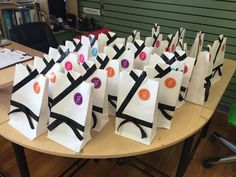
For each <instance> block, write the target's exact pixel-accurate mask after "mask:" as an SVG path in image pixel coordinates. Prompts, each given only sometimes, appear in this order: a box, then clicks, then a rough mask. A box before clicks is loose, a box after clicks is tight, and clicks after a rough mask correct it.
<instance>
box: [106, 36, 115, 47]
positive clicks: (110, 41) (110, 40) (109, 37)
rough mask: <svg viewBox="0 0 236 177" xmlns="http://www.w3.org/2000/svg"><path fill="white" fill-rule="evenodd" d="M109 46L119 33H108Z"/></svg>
mask: <svg viewBox="0 0 236 177" xmlns="http://www.w3.org/2000/svg"><path fill="white" fill-rule="evenodd" d="M107 37H108V40H107V46H108V45H110V44H111V43H112V42H114V41H115V40H116V39H117V35H116V34H115V35H114V36H111V35H110V34H109V33H107Z"/></svg>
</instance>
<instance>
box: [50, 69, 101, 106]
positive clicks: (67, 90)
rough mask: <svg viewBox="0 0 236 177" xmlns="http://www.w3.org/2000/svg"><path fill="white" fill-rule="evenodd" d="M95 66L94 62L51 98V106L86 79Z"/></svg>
mask: <svg viewBox="0 0 236 177" xmlns="http://www.w3.org/2000/svg"><path fill="white" fill-rule="evenodd" d="M96 69H97V67H96V65H95V64H94V65H93V66H92V67H91V68H89V69H88V70H87V71H86V73H85V74H84V75H83V76H80V77H79V78H77V79H76V80H75V81H74V82H73V83H72V84H71V85H70V86H68V87H67V88H66V89H65V90H64V91H63V92H62V93H60V94H59V95H58V96H57V97H56V98H54V99H53V100H52V107H53V106H55V105H56V104H57V103H59V102H60V101H61V100H62V99H64V98H65V97H66V96H67V95H68V94H70V93H71V92H72V91H73V90H74V89H75V88H76V87H78V86H79V85H80V84H81V83H82V82H83V81H84V80H87V79H88V78H89V77H90V76H91V75H92V74H93V73H94V72H95V71H96Z"/></svg>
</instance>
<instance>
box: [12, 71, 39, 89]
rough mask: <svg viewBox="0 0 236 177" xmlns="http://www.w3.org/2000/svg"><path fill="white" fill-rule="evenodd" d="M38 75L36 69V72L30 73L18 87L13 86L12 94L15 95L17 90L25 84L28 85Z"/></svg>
mask: <svg viewBox="0 0 236 177" xmlns="http://www.w3.org/2000/svg"><path fill="white" fill-rule="evenodd" d="M37 75H39V72H38V70H37V69H35V70H34V71H32V72H30V73H29V75H28V76H27V77H25V78H24V79H23V80H21V81H20V82H18V83H17V84H16V85H14V86H13V88H12V93H15V92H16V91H17V90H19V89H20V88H22V87H23V86H24V85H25V84H27V83H29V82H30V81H32V80H33V79H34V78H35V77H36V76H37Z"/></svg>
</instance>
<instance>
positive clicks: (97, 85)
mask: <svg viewBox="0 0 236 177" xmlns="http://www.w3.org/2000/svg"><path fill="white" fill-rule="evenodd" d="M91 82H92V83H93V84H94V88H95V89H98V88H100V87H101V84H102V82H101V80H100V79H99V78H98V77H94V78H93V79H92V80H91Z"/></svg>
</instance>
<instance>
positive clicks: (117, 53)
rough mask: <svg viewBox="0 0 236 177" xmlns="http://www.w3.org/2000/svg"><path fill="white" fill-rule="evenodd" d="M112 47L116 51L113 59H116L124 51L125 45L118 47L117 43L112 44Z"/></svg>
mask: <svg viewBox="0 0 236 177" xmlns="http://www.w3.org/2000/svg"><path fill="white" fill-rule="evenodd" d="M113 49H114V50H115V51H116V55H115V56H114V57H113V59H118V58H119V57H120V56H121V55H122V54H123V53H124V52H125V46H122V47H121V48H120V49H119V48H118V47H117V45H114V46H113Z"/></svg>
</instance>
